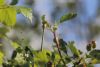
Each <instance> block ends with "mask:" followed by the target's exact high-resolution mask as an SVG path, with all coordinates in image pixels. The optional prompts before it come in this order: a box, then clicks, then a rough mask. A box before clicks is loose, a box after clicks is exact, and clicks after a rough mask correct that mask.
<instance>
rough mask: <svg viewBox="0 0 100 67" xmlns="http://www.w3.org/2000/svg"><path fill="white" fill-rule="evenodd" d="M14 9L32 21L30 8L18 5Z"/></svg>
mask: <svg viewBox="0 0 100 67" xmlns="http://www.w3.org/2000/svg"><path fill="white" fill-rule="evenodd" d="M16 9H17V13H21V14H23V15H24V16H25V17H26V18H28V19H29V20H30V21H31V23H32V18H33V16H32V9H31V8H26V7H21V6H18V7H16Z"/></svg>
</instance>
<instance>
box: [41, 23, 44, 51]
mask: <svg viewBox="0 0 100 67" xmlns="http://www.w3.org/2000/svg"><path fill="white" fill-rule="evenodd" d="M42 29H43V32H42V41H41V51H42V49H43V40H44V24H43V27H42Z"/></svg>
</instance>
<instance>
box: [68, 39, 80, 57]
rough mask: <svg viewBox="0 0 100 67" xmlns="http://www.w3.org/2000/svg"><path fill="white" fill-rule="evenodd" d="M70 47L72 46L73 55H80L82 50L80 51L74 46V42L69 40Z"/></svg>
mask: <svg viewBox="0 0 100 67" xmlns="http://www.w3.org/2000/svg"><path fill="white" fill-rule="evenodd" d="M68 47H69V48H70V50H71V52H72V53H73V55H74V56H75V57H79V55H80V52H79V51H78V49H77V48H76V47H75V46H74V42H73V41H72V42H69V43H68Z"/></svg>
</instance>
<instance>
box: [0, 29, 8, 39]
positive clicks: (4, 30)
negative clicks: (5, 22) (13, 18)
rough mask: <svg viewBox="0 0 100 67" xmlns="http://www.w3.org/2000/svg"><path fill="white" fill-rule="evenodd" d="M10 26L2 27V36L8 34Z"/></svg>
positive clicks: (0, 32) (0, 36)
mask: <svg viewBox="0 0 100 67" xmlns="http://www.w3.org/2000/svg"><path fill="white" fill-rule="evenodd" d="M8 31H9V30H8V28H6V27H0V38H2V37H4V36H6V33H7V32H8Z"/></svg>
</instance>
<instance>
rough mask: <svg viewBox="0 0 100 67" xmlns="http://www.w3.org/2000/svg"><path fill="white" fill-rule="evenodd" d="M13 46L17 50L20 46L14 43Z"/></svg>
mask: <svg viewBox="0 0 100 67" xmlns="http://www.w3.org/2000/svg"><path fill="white" fill-rule="evenodd" d="M11 45H12V46H13V47H14V48H15V49H16V48H18V47H19V44H18V43H16V42H12V43H11Z"/></svg>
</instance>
